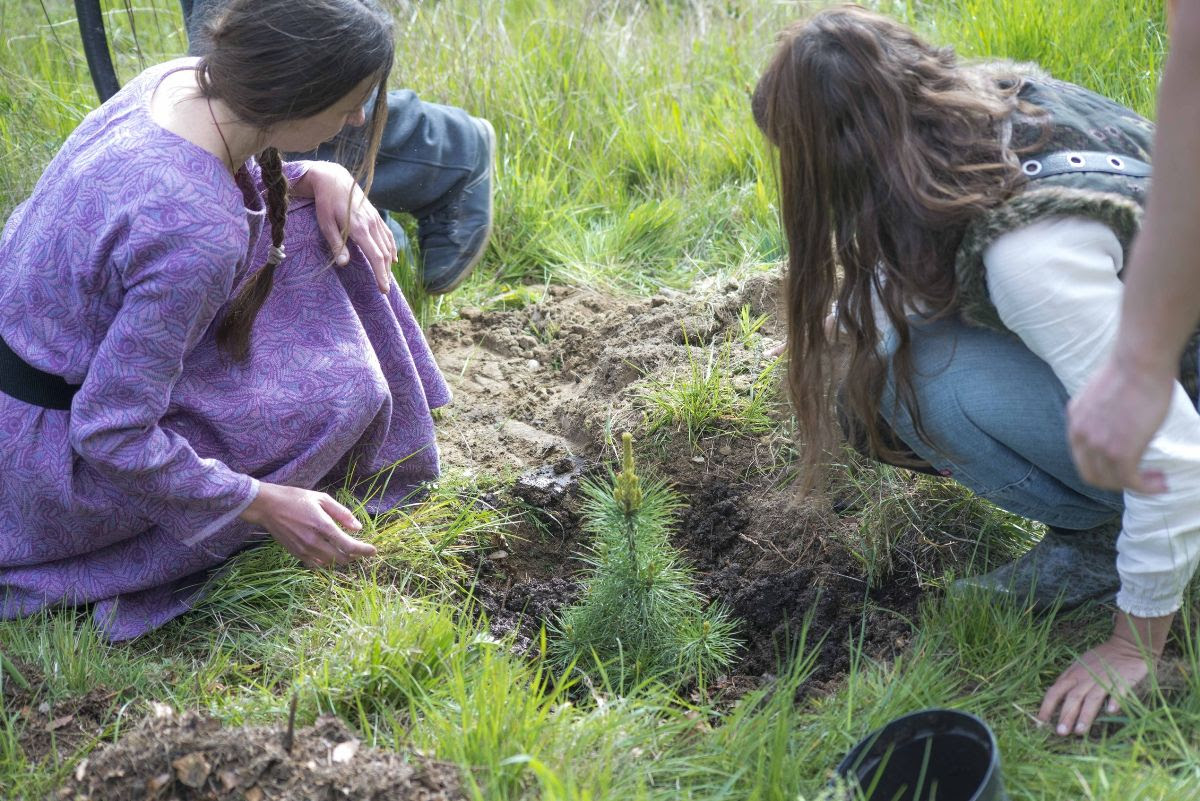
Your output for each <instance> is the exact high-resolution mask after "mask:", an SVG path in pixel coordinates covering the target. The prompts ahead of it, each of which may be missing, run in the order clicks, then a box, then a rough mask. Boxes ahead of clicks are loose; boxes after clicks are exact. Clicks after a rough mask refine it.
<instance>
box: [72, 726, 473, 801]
mask: <svg viewBox="0 0 1200 801" xmlns="http://www.w3.org/2000/svg"><path fill="white" fill-rule="evenodd" d="M283 734H284V733H283V730H282V727H277V726H250V727H237V728H222V727H221V725H220V724H219V723H217V722H216V721H215V720H212V719H210V718H205V717H201V716H199V715H195V714H185V715H183V716H179V717H177V716H175V715H173V714H170V713H169V712H167V711H166V710H164V709H160V710H159V711H158V714H157V715H156V716H152V717H150V718H147V719H146V720H145V721H143V722H142V723H141V724H140V725H139V726H138V727H137V728H136V729H135V730H133V731H132V732H130V733H129V734H127V735H125V736H124V737H122V738H121V739H120V740H119V741H117V742H116V743H113V744H110V745H106V746H104V747H102V748H99V749H97V750H96V751H95V752H94V753H93V754H92V755H91V756H90V757H89V758H88V759H87V760H85V761H83V762H81V763H80V764H79V765H78V766H76V768H75V772H74V775H73V776H72V778H71V780H70V781H69V782H68V783H67V784H66V785H65V786H64V787H63V788H62V789H61V790H59V793H58V797H59V798H64V799H72V801H109V800H110V799H111V801H126V800H127V799H134V798H136V799H163V800H164V801H166V800H167V799H175V800H177V801H193V800H194V801H201V800H203V801H209V799H214V800H215V799H239V801H265V799H273V798H286V799H289V801H310V800H311V801H332V799H339V798H345V799H355V801H372V799H378V801H384V799H387V800H388V801H394V800H400V799H402V800H403V801H448V799H460V798H465V797H466V796H465V795H464V794H463V792H462V791H461V789H460V786H459V781H458V769H457V768H455V767H454V766H452V765H445V764H442V763H438V762H433V761H431V760H427V759H424V758H422V757H420V756H417V755H413V754H409V755H403V754H398V753H396V752H392V751H381V750H378V749H374V748H369V747H366V746H362V745H361V744H360V743H359V741H358V740H357V739H356V738H355V737H354V735H353V734H351V733H350V731H349V730H348V729H346V727H345V725H344V724H343V723H342V722H341V721H340V720H338V719H337V718H334V717H322V718H320V719H318V720H317V722H316V723H315V724H313V725H312V726H309V727H306V728H302V729H297V730H296V731H295V733H294V740H293V743H292V746H291V750H290V752H289V751H288V750H286V749H285V748H284V745H283V742H282V740H283Z"/></svg>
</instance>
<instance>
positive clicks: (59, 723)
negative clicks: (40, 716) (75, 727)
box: [46, 715, 75, 731]
mask: <svg viewBox="0 0 1200 801" xmlns="http://www.w3.org/2000/svg"><path fill="white" fill-rule="evenodd" d="M74 719H75V716H74V715H63V716H62V717H61V718H55V719H54V720H52V721H50V722H49V723H47V724H46V731H57V730H58V729H61V728H62V727H63V726H66V725H67V724H68V723H70V722H71V721H72V720H74Z"/></svg>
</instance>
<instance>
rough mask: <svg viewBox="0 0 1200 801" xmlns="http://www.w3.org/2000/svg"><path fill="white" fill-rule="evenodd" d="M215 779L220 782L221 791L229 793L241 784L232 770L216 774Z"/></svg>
mask: <svg viewBox="0 0 1200 801" xmlns="http://www.w3.org/2000/svg"><path fill="white" fill-rule="evenodd" d="M217 778H218V779H220V780H221V789H223V790H224V791H225V792H229V791H230V790H232V789H234V788H235V787H237V786H238V785H239V784H241V780H240V779H238V775H237V774H236V773H234V772H233V771H232V770H223V771H221V772H220V773H218V774H217Z"/></svg>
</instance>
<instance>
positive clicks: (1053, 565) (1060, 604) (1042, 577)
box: [950, 518, 1121, 614]
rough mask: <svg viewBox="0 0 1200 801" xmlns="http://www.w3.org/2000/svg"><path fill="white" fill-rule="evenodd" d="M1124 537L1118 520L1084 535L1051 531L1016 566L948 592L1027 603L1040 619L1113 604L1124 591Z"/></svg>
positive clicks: (965, 580)
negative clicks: (1120, 570) (1120, 561)
mask: <svg viewBox="0 0 1200 801" xmlns="http://www.w3.org/2000/svg"><path fill="white" fill-rule="evenodd" d="M1120 533H1121V519H1120V518H1116V519H1114V520H1111V521H1109V522H1107V523H1103V524H1101V525H1099V526H1096V527H1095V528H1088V529H1081V530H1072V529H1066V528H1058V527H1056V526H1050V527H1048V528H1047V529H1046V536H1044V537H1042V540H1041V542H1039V543H1038V544H1037V545H1034V546H1033V547H1032V548H1030V549H1029V550H1028V551H1027V552H1026V553H1024V554H1022V555H1021V556H1020V557H1019V558H1017V559H1016V560H1014V561H1012V562H1009V563H1008V564H1007V565H1004V566H1003V567H998V568H996V569H995V570H993V571H992V572H990V573H984V574H983V575H981V576H969V577H967V578H963V579H959V580H958V581H955V582H954V583H953V584H952V585H950V592H951V593H964V592H971V591H975V592H978V591H985V592H989V593H993V594H995V595H997V596H1003V597H1006V598H1012V599H1013V600H1015V601H1017V602H1019V603H1026V602H1028V603H1030V604H1032V608H1033V611H1034V612H1035V613H1037V614H1045V613H1047V612H1049V611H1051V610H1052V609H1055V608H1057V609H1059V610H1060V611H1064V612H1065V611H1067V610H1069V609H1074V608H1075V607H1077V606H1080V605H1082V604H1084V603H1086V602H1087V601H1107V600H1111V599H1112V597H1113V596H1114V595H1115V594H1116V591H1117V590H1118V589H1119V588H1120V586H1121V578H1120V576H1119V575H1118V574H1117V536H1118V535H1119V534H1120Z"/></svg>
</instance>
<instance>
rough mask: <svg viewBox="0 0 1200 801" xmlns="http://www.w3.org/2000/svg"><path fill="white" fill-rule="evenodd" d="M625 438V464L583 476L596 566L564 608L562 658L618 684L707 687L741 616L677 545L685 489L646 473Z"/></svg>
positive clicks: (729, 654) (559, 632)
mask: <svg viewBox="0 0 1200 801" xmlns="http://www.w3.org/2000/svg"><path fill="white" fill-rule="evenodd" d="M621 446H622V452H623V453H622V460H621V472H620V473H618V474H617V475H616V476H615V477H613V478H612V480H611V481H608V482H590V483H587V484H585V485H584V489H583V491H584V497H585V502H584V506H583V513H584V517H585V522H584V526H585V529H586V530H587V531H588V532H589V533H590V534H592V535H593V537H594V542H593V544H592V550H591V554H590V555H589V556H588V558H587V562H588V564H589V566H590V569H589V571H588V574H587V576H586V578H585V579H584V591H583V596H582V599H581V600H580V601H578V602H577V603H575V604H573V605H572V606H570V607H568V608H567V609H566V610H564V612H563V614H562V618H561V621H560V624H559V625H558V626H557V627H556V631H555V634H556V637H555V640H554V643H553V645H552V647H551V653H552V655H554V656H555V657H557V659H558V660H559V661H560V664H562V665H569V664H572V663H574V664H576V665H577V666H579V667H581V668H583V669H584V670H587V671H588V672H592V673H594V674H596V675H598V676H606V677H607V679H608V681H609V682H610V683H611V684H612V685H613V687H614V689H618V690H627V689H629V688H631V687H633V686H635V685H637V684H639V683H641V682H643V681H647V680H654V681H661V682H663V683H666V684H670V685H673V686H679V685H682V684H686V683H690V682H696V683H697V684H699V685H700V686H701V687H703V685H704V684H705V682H706V680H707V679H708V677H711V676H712V675H713V674H714V673H716V672H718V671H720V670H721V669H722V668H724V667H726V666H728V665H729V663H730V662H731V661H732V659H733V655H734V653H735V651H736V649H737V642H736V640H735V639H734V638H733V636H732V635H733V623H732V622H731V621H730V620H729V616H728V614H727V613H726V611H725V610H724V609H722V608H720V607H717V606H710V605H708V604H707V603H706V601H705V599H704V598H703V597H702V596H701V595H700V593H699V592H697V591H696V589H695V579H694V576H693V574H692V572H691V571H690V570H689V569H688V568H687V567H686V566H685V565H684V564H683V562H682V560H681V559H680V555H679V552H678V551H677V550H676V549H675V548H674V547H673V546H672V545H671V544H670V541H669V538H668V535H669V531H670V526H671V523H672V521H673V519H674V517H675V512H676V510H678V508H679V506H680V500H679V497H678V496H677V495H676V494H675V493H674V492H673V491H672V490H671V489H669V488H668V487H667V486H666V485H665V484H663V483H662V482H661V481H657V480H648V481H646V480H643V479H642V478H641V477H640V476H638V474H637V472H636V469H635V464H634V459H633V437H632V436H631V435H630V434H628V433H625V434H623V435H622V436H621Z"/></svg>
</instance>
